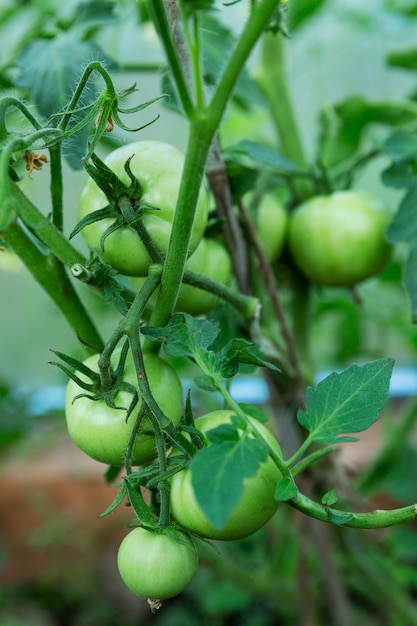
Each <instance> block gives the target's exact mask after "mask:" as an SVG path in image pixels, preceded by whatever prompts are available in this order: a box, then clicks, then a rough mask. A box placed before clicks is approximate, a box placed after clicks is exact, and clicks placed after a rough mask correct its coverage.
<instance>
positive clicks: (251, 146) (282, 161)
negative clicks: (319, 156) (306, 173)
mask: <svg viewBox="0 0 417 626" xmlns="http://www.w3.org/2000/svg"><path fill="white" fill-rule="evenodd" d="M228 150H229V151H233V152H237V153H240V154H244V155H245V156H247V157H249V158H250V159H252V160H253V161H256V162H257V163H263V164H265V165H271V166H273V167H276V168H278V169H280V170H284V171H285V172H300V168H299V167H298V166H297V165H296V164H295V163H293V162H292V161H289V160H288V159H286V158H285V157H283V156H282V155H281V154H279V153H278V152H276V151H275V150H272V148H268V147H267V146H264V145H262V144H259V143H256V142H255V141H249V140H248V139H243V140H242V141H239V142H238V143H237V144H235V145H234V146H231V147H230V148H229V149H228Z"/></svg>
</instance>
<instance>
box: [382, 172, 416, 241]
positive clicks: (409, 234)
mask: <svg viewBox="0 0 417 626" xmlns="http://www.w3.org/2000/svg"><path fill="white" fill-rule="evenodd" d="M416 205H417V182H414V183H413V184H412V185H411V186H410V187H409V188H408V189H407V191H406V193H405V196H404V197H403V199H402V200H401V202H400V206H399V207H398V210H397V212H396V214H395V217H394V219H393V221H392V223H391V224H390V226H389V228H388V230H387V239H388V241H389V242H390V243H399V242H401V241H416V240H417V215H416Z"/></svg>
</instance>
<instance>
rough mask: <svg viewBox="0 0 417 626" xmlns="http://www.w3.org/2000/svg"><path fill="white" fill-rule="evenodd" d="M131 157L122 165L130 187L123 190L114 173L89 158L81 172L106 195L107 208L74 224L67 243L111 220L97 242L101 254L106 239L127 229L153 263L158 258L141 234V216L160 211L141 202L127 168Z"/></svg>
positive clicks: (136, 181)
mask: <svg viewBox="0 0 417 626" xmlns="http://www.w3.org/2000/svg"><path fill="white" fill-rule="evenodd" d="M133 156H134V155H133V154H132V155H131V156H130V157H129V158H128V159H127V160H126V162H125V164H124V170H125V172H126V174H127V175H128V177H129V179H130V181H131V184H130V185H129V186H126V185H125V184H124V183H123V182H122V181H121V180H120V178H119V177H118V176H117V175H116V174H115V173H114V172H113V170H112V169H110V168H109V167H108V165H106V163H104V161H102V160H101V159H100V158H99V157H98V156H97V155H96V154H95V153H93V154H92V155H91V160H92V162H93V164H91V163H88V162H85V163H84V168H85V169H86V171H87V173H88V174H89V175H90V176H91V178H92V179H93V180H94V182H95V183H96V185H97V186H98V187H99V188H100V189H101V191H102V192H103V193H104V194H105V196H106V198H107V200H108V202H109V204H107V206H105V207H103V208H102V209H98V210H97V211H93V212H92V213H89V214H88V215H86V216H85V217H84V218H83V219H82V220H80V221H79V222H78V224H76V226H75V228H74V229H73V231H72V232H71V233H70V235H69V239H72V237H74V236H75V235H77V234H78V233H79V232H81V231H82V230H83V228H85V227H86V226H89V225H91V224H94V223H95V222H99V221H100V220H103V219H109V218H110V219H113V220H114V221H113V222H112V223H111V224H110V226H109V227H108V228H107V229H106V230H105V231H104V233H103V234H102V236H101V238H100V247H101V250H102V251H104V242H105V240H106V238H107V237H108V236H109V235H111V233H113V232H115V231H116V230H118V229H119V228H122V227H123V226H130V227H132V228H134V229H135V230H136V231H137V232H138V235H139V236H140V238H141V239H142V241H143V243H144V245H145V246H146V248H147V249H148V252H149V253H150V255H151V258H152V259H153V261H155V262H159V261H160V260H161V259H160V256H159V254H158V253H157V252H156V249H155V246H153V244H152V241H151V240H150V238H149V235H148V236H147V235H146V234H145V233H144V230H145V228H144V226H143V223H142V215H143V213H144V212H146V211H159V208H158V207H156V206H153V205H151V204H150V203H149V202H146V201H144V200H143V199H142V195H143V191H142V185H141V183H140V181H139V179H138V178H137V177H136V176H135V175H134V174H133V172H132V170H131V168H130V161H131V160H132V158H133Z"/></svg>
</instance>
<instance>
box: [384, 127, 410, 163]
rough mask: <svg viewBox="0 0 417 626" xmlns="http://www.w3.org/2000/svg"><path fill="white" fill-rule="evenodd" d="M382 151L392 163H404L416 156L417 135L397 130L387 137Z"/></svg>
mask: <svg viewBox="0 0 417 626" xmlns="http://www.w3.org/2000/svg"><path fill="white" fill-rule="evenodd" d="M384 150H385V152H386V153H387V154H388V156H390V157H391V159H392V160H393V161H404V160H408V159H410V158H412V157H415V156H416V154H417V135H416V133H411V132H408V131H405V130H398V131H397V132H395V133H393V134H392V135H390V136H389V137H388V139H387V140H386V142H385V144H384Z"/></svg>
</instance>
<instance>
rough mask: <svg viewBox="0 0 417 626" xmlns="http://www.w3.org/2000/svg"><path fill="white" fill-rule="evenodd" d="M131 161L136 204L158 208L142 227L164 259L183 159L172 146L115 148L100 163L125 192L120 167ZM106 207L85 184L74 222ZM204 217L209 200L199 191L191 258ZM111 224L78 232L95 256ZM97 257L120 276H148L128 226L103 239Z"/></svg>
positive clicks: (99, 195) (143, 252)
mask: <svg viewBox="0 0 417 626" xmlns="http://www.w3.org/2000/svg"><path fill="white" fill-rule="evenodd" d="M130 157H132V159H131V161H130V168H131V170H132V172H133V174H134V176H135V177H136V178H137V179H138V180H139V182H140V184H141V188H142V196H141V199H142V200H143V201H144V202H147V203H148V204H150V205H152V206H154V207H157V208H158V210H145V212H144V214H143V222H144V225H145V226H146V228H147V230H148V232H149V234H150V236H151V238H152V240H153V242H154V243H155V245H156V247H157V249H158V250H159V252H160V253H161V254H162V255H163V256H164V255H165V254H166V251H167V249H168V243H169V239H170V235H171V229H172V221H173V219H174V215H175V208H176V203H177V198H178V192H179V187H180V182H181V175H182V169H183V165H184V155H183V153H182V152H181V151H180V150H178V149H177V148H175V147H174V146H171V145H170V144H167V143H163V142H160V141H138V142H135V143H131V144H128V145H125V146H122V147H120V148H117V150H114V151H113V152H111V153H110V154H109V155H108V157H107V158H106V160H105V162H106V164H107V165H108V166H109V167H110V168H111V169H112V170H113V171H114V172H115V174H116V175H117V176H118V177H119V178H120V180H121V181H122V182H123V183H124V184H125V185H127V186H129V185H130V179H129V177H128V175H127V173H126V171H125V169H124V165H125V163H126V161H127V159H129V158H130ZM108 204H109V202H108V200H107V198H106V196H105V194H104V193H103V192H102V191H101V189H99V187H98V186H97V184H96V183H95V182H94V181H93V179H91V178H89V179H88V181H87V183H86V184H85V186H84V188H83V190H82V191H81V195H80V198H79V203H78V218H79V220H81V219H82V218H83V217H85V216H86V215H88V214H89V213H92V212H93V211H98V210H99V209H103V208H104V207H105V206H107V205H108ZM207 215H208V194H207V191H206V189H205V188H204V187H203V188H202V189H201V193H200V196H199V200H198V204H197V209H196V214H195V220H194V227H193V230H192V233H191V240H190V250H189V253H190V254H191V253H192V252H193V251H194V250H195V249H196V248H197V245H198V243H199V241H200V239H201V237H202V236H203V234H204V230H205V228H206V225H207ZM111 224H112V219H111V218H106V219H103V220H100V221H98V222H94V223H93V224H91V225H89V226H86V227H85V228H83V230H82V231H81V232H82V233H83V236H84V238H85V240H86V242H87V245H88V246H89V248H90V249H97V250H100V238H101V236H102V234H103V233H104V232H105V231H106V230H107V228H108V227H109V226H110V225H111ZM102 254H103V258H104V260H105V261H106V262H107V263H109V265H112V266H113V267H114V268H115V269H116V270H118V271H119V272H120V273H121V274H126V275H127V276H146V274H147V272H148V267H149V264H150V258H149V255H148V253H147V251H146V249H145V247H144V245H143V244H142V242H141V240H140V238H139V236H138V234H137V233H136V232H135V231H134V230H133V229H132V228H130V227H129V226H125V227H122V228H119V229H117V230H116V231H115V232H113V233H111V234H110V235H108V236H107V237H106V238H105V240H104V252H103V253H102Z"/></svg>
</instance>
